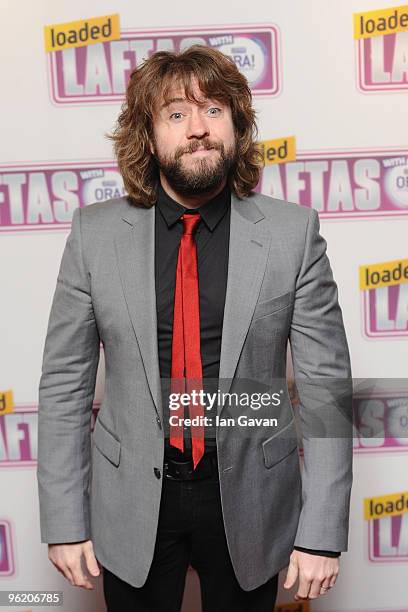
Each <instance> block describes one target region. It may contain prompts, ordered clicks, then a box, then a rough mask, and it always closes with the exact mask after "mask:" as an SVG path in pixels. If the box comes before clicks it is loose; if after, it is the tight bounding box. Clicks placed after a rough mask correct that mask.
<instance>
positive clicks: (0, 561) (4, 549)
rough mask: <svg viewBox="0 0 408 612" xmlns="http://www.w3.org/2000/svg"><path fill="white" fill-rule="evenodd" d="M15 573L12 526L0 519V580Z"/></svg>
mask: <svg viewBox="0 0 408 612" xmlns="http://www.w3.org/2000/svg"><path fill="white" fill-rule="evenodd" d="M14 573H15V564H14V554H13V542H12V531H11V524H10V522H9V521H7V520H6V519H2V518H0V578H2V577H6V576H12V575H13V574H14Z"/></svg>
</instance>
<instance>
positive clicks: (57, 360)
mask: <svg viewBox="0 0 408 612" xmlns="http://www.w3.org/2000/svg"><path fill="white" fill-rule="evenodd" d="M99 347H100V339H99V334H98V329H97V325H96V321H95V316H94V312H93V308H92V299H91V290H90V278H89V274H88V273H87V271H86V269H85V265H84V254H83V246H82V238H81V209H79V208H77V209H76V210H75V212H74V215H73V219H72V225H71V232H70V234H69V236H68V238H67V241H66V245H65V249H64V252H63V255H62V259H61V264H60V269H59V273H58V277H57V283H56V289H55V293H54V297H53V301H52V305H51V311H50V315H49V320H48V328H47V334H46V339H45V346H44V353H43V362H42V373H41V378H40V383H39V404H38V464H37V482H38V494H39V507H40V530H41V542H48V543H64V542H77V541H81V540H86V539H88V538H89V536H90V522H89V493H88V487H89V478H90V467H91V465H90V464H91V415H92V404H93V398H94V391H95V381H96V373H97V368H98V363H99V355H100V349H99Z"/></svg>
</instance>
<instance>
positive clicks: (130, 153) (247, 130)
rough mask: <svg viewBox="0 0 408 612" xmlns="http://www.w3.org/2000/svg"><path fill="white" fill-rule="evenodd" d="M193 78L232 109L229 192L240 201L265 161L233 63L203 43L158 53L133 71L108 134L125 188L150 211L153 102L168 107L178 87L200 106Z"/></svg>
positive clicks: (154, 174) (247, 94)
mask: <svg viewBox="0 0 408 612" xmlns="http://www.w3.org/2000/svg"><path fill="white" fill-rule="evenodd" d="M194 77H195V78H196V80H197V83H198V85H199V88H200V90H201V92H202V93H203V94H204V95H205V96H206V97H207V98H213V99H214V98H215V99H218V100H220V101H222V102H224V103H227V104H229V105H230V108H231V114H232V120H233V123H234V131H235V138H236V147H237V149H236V152H237V156H236V163H235V164H234V166H233V167H232V169H231V170H230V172H229V175H228V184H229V186H230V188H231V190H233V191H234V193H235V194H236V195H237V197H238V198H244V197H247V196H248V195H249V194H250V192H251V191H252V190H253V189H254V187H256V185H257V184H258V182H259V178H260V173H261V169H262V167H263V163H264V162H263V153H262V149H261V147H260V146H259V144H258V143H257V142H256V140H255V139H256V137H257V136H258V127H257V125H256V111H255V110H254V108H253V107H252V94H251V90H250V88H249V85H248V81H247V79H246V78H245V76H244V75H243V74H242V73H240V72H239V70H238V68H237V67H236V65H235V64H234V62H233V60H232V59H231V58H229V57H228V56H226V55H224V54H223V53H221V52H220V51H218V50H217V49H213V48H211V47H205V46H203V45H193V46H191V47H188V48H187V49H186V50H184V51H182V52H179V53H172V52H170V51H158V52H156V53H154V54H153V55H152V56H151V57H150V58H149V59H147V60H145V61H144V62H143V64H141V66H139V67H138V68H135V70H133V72H132V73H131V75H130V79H129V84H128V87H127V91H126V99H125V101H124V103H123V104H122V108H121V112H120V114H119V117H118V120H117V125H116V127H115V129H114V130H113V132H112V134H107V137H108V138H110V139H111V140H113V142H114V150H115V154H116V158H117V160H118V165H119V170H120V172H121V175H122V178H123V182H124V186H125V189H126V191H127V193H128V195H129V196H131V198H132V200H133V202H134V203H135V204H137V205H143V206H146V207H150V206H152V205H153V204H154V203H155V202H156V199H157V196H156V192H157V182H158V177H159V170H158V167H157V164H156V161H155V159H154V156H153V155H152V153H151V150H150V147H149V143H150V142H153V140H154V136H153V116H154V111H155V107H156V104H157V100H159V99H161V98H162V99H163V100H164V102H166V103H167V102H168V100H169V97H170V90H171V88H172V87H173V86H174V84H175V83H180V84H181V85H182V86H183V87H184V91H185V96H186V98H187V99H188V100H190V101H192V102H195V103H198V102H199V101H198V100H197V99H196V98H195V97H194V95H193V91H192V79H193V78H194Z"/></svg>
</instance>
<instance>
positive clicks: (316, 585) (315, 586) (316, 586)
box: [309, 578, 325, 599]
mask: <svg viewBox="0 0 408 612" xmlns="http://www.w3.org/2000/svg"><path fill="white" fill-rule="evenodd" d="M321 585H322V581H321V580H319V579H317V578H315V579H314V580H313V581H312V584H311V586H310V591H309V599H316V598H317V597H319V595H320V589H321ZM324 592H325V591H323V593H324Z"/></svg>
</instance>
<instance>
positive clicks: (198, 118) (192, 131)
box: [186, 109, 210, 138]
mask: <svg viewBox="0 0 408 612" xmlns="http://www.w3.org/2000/svg"><path fill="white" fill-rule="evenodd" d="M209 133H210V132H209V129H208V125H207V120H206V118H205V117H204V116H203V114H202V111H200V110H198V109H194V110H193V111H192V113H191V115H190V116H189V119H188V123H187V134H186V136H187V138H204V137H206V136H208V135H209Z"/></svg>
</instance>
